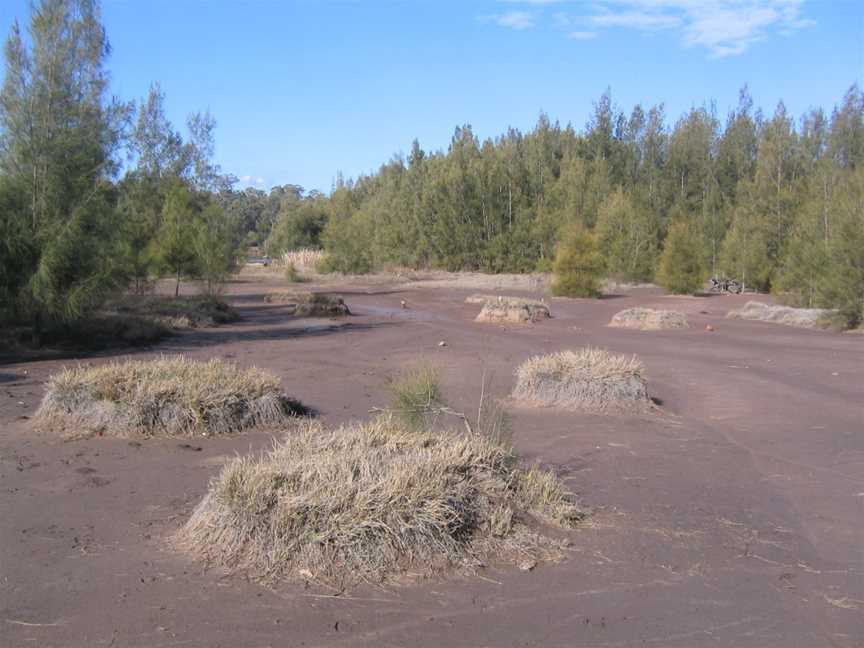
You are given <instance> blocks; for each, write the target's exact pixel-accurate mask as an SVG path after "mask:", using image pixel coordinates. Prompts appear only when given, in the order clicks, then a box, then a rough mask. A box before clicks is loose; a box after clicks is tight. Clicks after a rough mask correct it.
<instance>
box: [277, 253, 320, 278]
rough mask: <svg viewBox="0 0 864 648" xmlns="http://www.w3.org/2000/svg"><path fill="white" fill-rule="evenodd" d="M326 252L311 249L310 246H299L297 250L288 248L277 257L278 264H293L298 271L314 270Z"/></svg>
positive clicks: (287, 265)
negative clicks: (288, 249)
mask: <svg viewBox="0 0 864 648" xmlns="http://www.w3.org/2000/svg"><path fill="white" fill-rule="evenodd" d="M325 256H326V253H325V252H324V250H313V249H311V248H301V249H299V250H290V251H288V252H283V253H282V256H280V257H279V261H278V262H279V265H282V266H285V267H286V268H287V267H289V266H294V268H296V269H297V270H298V271H300V272H315V269H316V268H317V267H318V264H319V263H321V261H323V260H324V257H325Z"/></svg>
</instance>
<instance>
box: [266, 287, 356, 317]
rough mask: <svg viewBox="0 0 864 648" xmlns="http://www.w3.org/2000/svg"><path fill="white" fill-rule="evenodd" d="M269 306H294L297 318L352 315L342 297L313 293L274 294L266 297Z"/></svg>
mask: <svg viewBox="0 0 864 648" xmlns="http://www.w3.org/2000/svg"><path fill="white" fill-rule="evenodd" d="M264 301H266V302H267V303H268V304H294V315H296V316H297V317H343V316H345V315H350V314H351V311H350V310H348V305H347V304H346V303H345V301H344V300H343V299H342V298H341V297H336V296H333V295H326V294H324V293H313V292H303V293H298V292H272V293H268V294H267V295H265V296H264Z"/></svg>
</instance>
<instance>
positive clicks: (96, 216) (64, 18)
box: [0, 0, 129, 341]
mask: <svg viewBox="0 0 864 648" xmlns="http://www.w3.org/2000/svg"><path fill="white" fill-rule="evenodd" d="M99 18H100V16H99V10H98V7H97V5H96V3H94V2H89V1H85V0H43V1H42V2H39V3H37V4H34V6H33V7H32V17H31V24H30V29H29V33H30V38H29V39H28V40H27V41H26V42H25V40H24V39H23V38H22V36H21V30H20V29H19V27H18V25H17V23H16V24H14V25H13V27H12V30H11V33H10V35H9V38H8V40H7V43H6V49H5V76H4V82H3V87H2V90H0V139H2V142H0V151H2V153H0V175H2V177H3V189H2V193H3V194H4V195H3V204H2V205H0V206H2V208H3V209H4V212H5V213H4V214H3V216H2V222H3V225H2V227H3V230H4V232H3V233H4V234H8V235H9V237H10V238H9V239H8V240H6V241H5V242H4V244H3V245H4V247H5V248H7V249H8V250H9V252H10V254H9V255H8V256H7V255H5V254H4V255H3V258H2V260H0V264H2V265H3V266H4V269H3V270H2V271H0V278H2V279H0V280H2V282H3V284H4V285H3V287H2V290H3V292H4V293H6V295H7V297H9V298H10V301H11V298H12V297H13V295H14V297H15V299H14V303H15V304H16V305H17V307H16V308H15V310H16V315H17V316H18V317H19V318H21V319H30V321H32V322H33V323H34V338H36V339H37V341H38V338H39V334H40V329H41V323H42V322H43V321H45V320H49V319H52V318H62V319H68V318H75V317H81V316H82V315H84V314H86V313H87V312H88V311H89V310H90V309H91V308H92V307H93V306H94V305H95V304H96V302H98V300H99V298H100V297H101V296H103V295H104V294H105V293H106V292H107V290H109V289H110V288H111V287H112V286H113V285H114V284H115V283H116V277H115V275H114V273H113V272H112V270H111V266H112V263H113V262H112V259H113V258H114V257H115V256H116V253H117V250H116V246H115V245H114V240H115V237H114V236H113V232H114V231H115V230H116V226H115V227H107V226H106V224H108V223H113V213H112V212H113V209H114V205H113V204H112V200H111V196H110V195H109V194H110V191H108V190H107V188H106V187H105V180H106V179H107V178H109V177H110V176H111V174H112V173H113V172H114V170H115V169H116V168H117V150H118V147H119V144H120V141H121V131H122V127H123V124H124V121H125V118H126V116H127V115H128V112H129V107H128V106H127V105H125V104H119V103H116V102H115V101H113V100H109V99H108V93H107V86H108V75H107V72H106V71H105V59H106V57H107V54H108V42H107V40H106V37H105V32H104V30H103V29H102V26H101V24H100V22H99ZM115 225H116V224H115ZM4 238H5V237H4ZM91 255H93V256H91Z"/></svg>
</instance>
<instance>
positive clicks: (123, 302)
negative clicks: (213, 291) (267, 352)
mask: <svg viewBox="0 0 864 648" xmlns="http://www.w3.org/2000/svg"><path fill="white" fill-rule="evenodd" d="M106 310H108V311H110V312H116V313H120V314H122V315H124V316H128V317H137V318H140V319H143V320H148V321H151V322H154V323H156V324H158V325H161V326H164V327H165V328H168V329H173V330H182V329H193V328H209V327H213V326H219V325H220V324H228V323H230V322H236V321H237V320H239V319H240V315H239V313H238V312H237V311H236V310H235V309H234V308H232V307H231V306H229V305H228V304H227V303H226V302H224V301H222V300H220V299H214V298H213V297H162V296H157V295H148V296H139V295H127V296H125V297H123V298H122V299H118V300H116V301H114V302H112V303H110V304H108V306H106Z"/></svg>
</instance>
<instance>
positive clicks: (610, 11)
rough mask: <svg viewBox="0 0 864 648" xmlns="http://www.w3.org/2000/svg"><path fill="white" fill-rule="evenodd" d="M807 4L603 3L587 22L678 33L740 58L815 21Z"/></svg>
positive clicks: (758, 0) (726, 0) (715, 0)
mask: <svg viewBox="0 0 864 648" xmlns="http://www.w3.org/2000/svg"><path fill="white" fill-rule="evenodd" d="M803 4H804V0H600V2H599V4H598V5H596V7H597V9H596V11H595V12H594V13H592V14H590V15H588V16H584V17H583V20H584V21H586V22H587V23H588V24H590V25H593V26H594V27H596V28H621V29H634V30H637V31H641V32H651V33H655V32H660V31H668V32H670V33H675V34H677V35H678V37H679V38H680V39H681V41H682V42H683V43H684V45H686V46H688V47H702V48H705V49H707V50H708V51H709V52H710V53H711V55H712V56H713V57H723V56H732V55H736V54H742V53H743V52H745V51H746V50H747V49H748V48H749V47H750V46H751V45H753V44H754V43H758V42H759V41H763V40H765V39H767V38H768V37H769V36H771V35H773V34H780V35H784V36H789V35H792V34H794V33H795V32H796V31H798V30H799V29H801V28H803V27H808V26H810V25H812V24H814V23H813V21H812V20H809V19H807V18H805V17H804V16H803V15H802V5H803Z"/></svg>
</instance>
